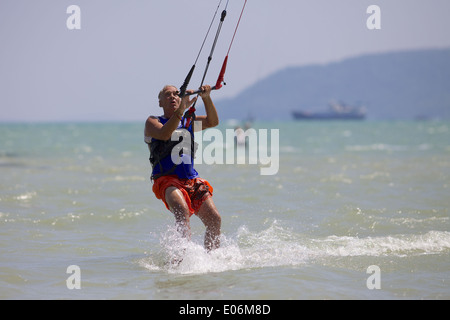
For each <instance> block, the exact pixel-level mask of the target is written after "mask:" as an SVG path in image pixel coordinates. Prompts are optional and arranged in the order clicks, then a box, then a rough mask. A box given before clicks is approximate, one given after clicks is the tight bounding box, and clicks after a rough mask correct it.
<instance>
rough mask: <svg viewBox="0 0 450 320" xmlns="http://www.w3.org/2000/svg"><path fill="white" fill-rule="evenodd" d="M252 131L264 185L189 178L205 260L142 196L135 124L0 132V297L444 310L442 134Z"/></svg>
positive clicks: (449, 219)
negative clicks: (328, 303)
mask: <svg viewBox="0 0 450 320" xmlns="http://www.w3.org/2000/svg"><path fill="white" fill-rule="evenodd" d="M233 126H234V125H233V124H231V123H224V124H221V126H220V129H221V130H222V132H224V136H225V132H226V129H230V128H231V129H232V128H233ZM253 127H254V128H255V130H256V132H258V138H259V139H260V140H261V141H262V140H264V139H265V138H266V137H267V138H268V139H269V138H271V137H272V138H273V137H274V136H271V130H272V129H275V130H277V131H278V132H279V141H276V139H275V138H274V139H273V141H270V143H271V144H270V146H271V145H272V144H277V143H278V142H279V155H277V154H274V155H272V156H279V169H278V171H277V173H276V174H273V175H261V168H262V167H264V165H265V164H263V163H257V164H255V163H254V162H252V163H250V162H251V161H250V158H251V157H250V156H248V157H247V159H245V160H246V161H244V162H245V163H243V164H237V162H238V161H237V158H236V164H233V163H228V164H207V163H204V164H201V165H199V166H197V170H198V171H199V173H200V175H201V176H202V177H203V178H205V179H208V181H209V182H210V183H211V184H212V185H213V187H214V197H213V199H214V201H215V203H216V206H217V208H218V209H219V212H220V214H221V216H222V232H223V234H222V246H221V248H220V249H217V250H215V251H213V252H211V253H207V252H206V251H205V250H204V249H203V235H204V227H203V225H202V223H201V222H200V220H199V219H198V218H197V217H195V216H193V217H192V219H191V229H192V239H191V242H186V241H183V240H182V239H180V238H179V237H178V235H177V234H176V232H175V231H174V227H173V224H174V218H173V216H172V214H171V213H170V212H169V211H167V210H166V209H165V207H164V205H163V203H162V202H161V201H159V200H157V199H156V198H155V196H154V195H153V193H152V190H151V187H152V183H151V181H150V180H149V176H150V164H149V162H148V156H149V152H148V149H147V146H146V145H145V143H144V138H143V123H74V124H65V123H60V124H43V123H41V124H0V176H1V184H0V299H163V300H166V299H167V300H177V299H178V300H179V299H207V300H208V299H211V300H213V299H264V300H265V299H283V300H285V299H450V122H444V121H423V122H414V121H411V122H397V121H392V122H389V121H386V122H381V121H380V122H377V121H373V122H370V121H366V122H364V121H363V122H293V121H289V122H267V123H263V122H256V123H254V126H253ZM260 129H261V130H263V131H264V130H267V136H264V135H263V134H262V133H261V132H262V131H259V130H260ZM214 144H217V145H214ZM214 146H216V147H217V146H218V148H216V149H215V150H216V152H218V151H217V150H220V149H222V151H224V158H225V154H226V153H227V152H231V151H232V150H234V149H235V148H238V147H236V146H234V141H220V139H216V140H213V141H212V142H204V143H203V149H204V150H208V149H206V148H210V149H209V150H211V148H212V147H214ZM267 148H268V147H267ZM266 151H267V150H266ZM200 152H202V151H200ZM269 154H270V152H269ZM274 159H275V158H274ZM257 160H261V159H257ZM266 164H267V163H266ZM180 254H181V255H183V257H184V258H183V260H182V262H181V263H179V264H176V263H173V260H174V257H176V256H179V255H180Z"/></svg>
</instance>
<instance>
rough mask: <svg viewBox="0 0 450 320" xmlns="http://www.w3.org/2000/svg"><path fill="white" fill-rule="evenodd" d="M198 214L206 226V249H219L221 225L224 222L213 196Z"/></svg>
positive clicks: (204, 203) (201, 207)
mask: <svg viewBox="0 0 450 320" xmlns="http://www.w3.org/2000/svg"><path fill="white" fill-rule="evenodd" d="M197 215H198V217H199V218H200V220H202V222H203V224H204V225H205V227H206V233H205V248H206V250H208V251H210V250H213V249H217V248H218V247H220V226H221V224H222V218H221V217H220V214H219V211H218V210H217V208H216V206H215V205H214V201H213V200H212V198H209V199H208V200H206V201H205V202H203V204H202V205H201V206H200V209H199V211H198V213H197Z"/></svg>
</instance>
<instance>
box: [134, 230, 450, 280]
mask: <svg viewBox="0 0 450 320" xmlns="http://www.w3.org/2000/svg"><path fill="white" fill-rule="evenodd" d="M201 242H202V241H201V240H200V239H199V240H198V241H195V239H194V240H192V241H188V240H186V239H184V238H182V237H181V236H180V235H179V234H178V233H177V232H176V230H175V229H174V228H169V229H168V230H167V231H166V232H164V233H163V234H162V235H161V236H160V246H161V249H160V251H159V252H157V253H155V254H150V255H149V256H148V257H146V258H145V259H142V260H141V261H140V264H141V266H143V267H145V268H147V269H148V270H150V271H165V272H167V273H175V274H204V273H211V272H225V271H232V270H243V269H253V268H264V267H276V266H301V265H306V264H309V263H314V261H315V260H317V259H323V258H334V257H357V256H389V255H392V256H397V257H402V256H407V255H411V254H437V253H440V252H442V251H444V250H449V249H450V232H445V231H430V232H428V233H426V234H421V235H398V236H386V237H373V238H371V237H367V238H358V237H348V236H329V237H325V238H317V239H312V238H310V237H306V236H303V235H299V234H297V233H295V232H292V231H290V230H287V228H283V227H281V226H280V225H279V224H278V223H277V222H276V221H274V222H273V223H272V225H271V226H269V228H267V229H265V230H263V231H260V232H252V231H250V230H249V229H248V227H246V226H241V227H240V228H239V229H238V231H237V233H236V235H234V236H231V237H226V236H224V235H222V239H221V247H220V248H218V249H216V250H213V251H211V252H207V251H206V250H205V249H204V247H203V244H202V243H201Z"/></svg>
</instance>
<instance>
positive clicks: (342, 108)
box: [292, 102, 367, 120]
mask: <svg viewBox="0 0 450 320" xmlns="http://www.w3.org/2000/svg"><path fill="white" fill-rule="evenodd" d="M329 106H330V109H329V111H323V112H310V111H302V110H298V111H293V112H292V116H293V117H294V119H296V120H363V119H365V118H366V114H367V112H366V108H365V107H353V106H349V105H346V104H343V103H336V102H332V103H330V104H329Z"/></svg>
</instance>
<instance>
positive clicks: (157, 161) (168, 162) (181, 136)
mask: <svg viewBox="0 0 450 320" xmlns="http://www.w3.org/2000/svg"><path fill="white" fill-rule="evenodd" d="M158 120H159V122H161V123H162V124H163V125H164V124H165V123H166V122H167V121H169V119H166V118H164V117H158ZM173 136H176V137H178V140H176V141H172V139H169V140H167V141H163V140H158V139H155V138H152V140H151V142H150V144H149V149H150V159H149V160H150V163H151V164H152V167H153V171H152V179H153V180H156V179H158V178H159V177H161V176H167V175H177V176H178V178H180V179H194V178H196V177H198V172H197V171H196V170H195V169H194V156H195V151H196V149H197V143H195V141H194V132H193V126H190V127H189V128H188V129H186V128H184V127H183V126H182V125H181V122H180V124H179V126H178V128H177V129H176V130H175V131H174V134H172V137H173ZM189 140H190V143H189ZM174 148H177V149H176V150H175V153H174V156H175V158H178V159H175V161H176V162H177V163H179V164H177V163H175V162H174V161H173V160H172V151H173V150H174ZM180 161H181V163H180Z"/></svg>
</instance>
